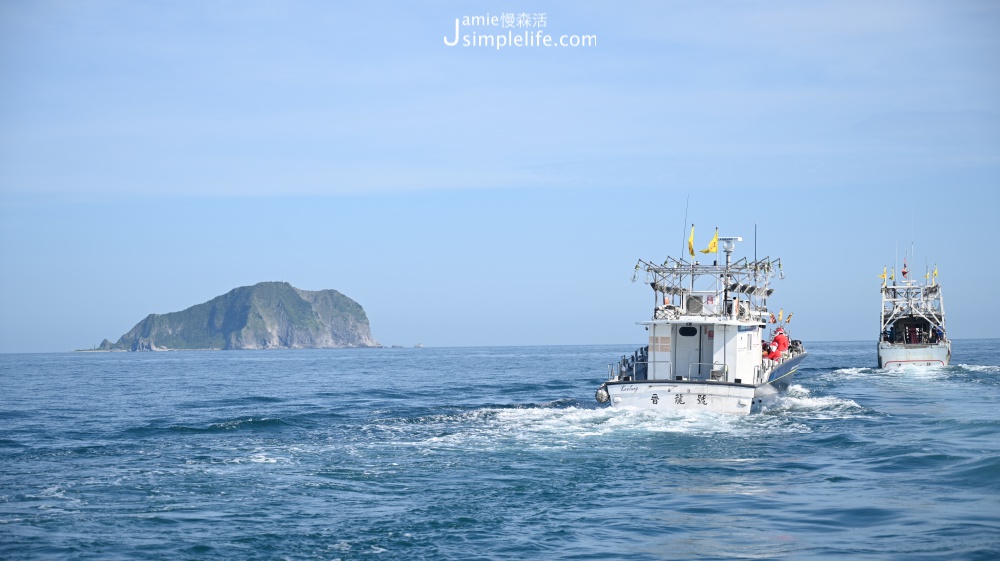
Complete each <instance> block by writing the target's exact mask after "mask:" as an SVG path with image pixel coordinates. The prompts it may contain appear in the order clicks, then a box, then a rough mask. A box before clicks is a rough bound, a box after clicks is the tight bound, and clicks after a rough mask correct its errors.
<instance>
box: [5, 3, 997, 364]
mask: <svg viewBox="0 0 1000 561" xmlns="http://www.w3.org/2000/svg"><path fill="white" fill-rule="evenodd" d="M342 4H343V3H331V2H280V3H279V2H261V3H257V2H214V1H208V2H172V3H166V2H79V3H66V2H46V1H39V2H3V3H0V307H2V310H3V312H2V314H0V318H2V319H0V352H43V351H66V350H71V349H77V348H90V347H92V346H94V345H96V344H98V343H99V342H100V341H101V340H102V339H104V338H108V339H111V340H116V339H117V338H118V337H119V336H121V335H122V334H123V333H125V332H126V331H128V330H129V329H130V328H131V327H132V326H133V325H135V323H137V322H138V321H139V320H141V319H142V318H143V317H145V316H146V315H147V314H149V313H166V312H171V311H176V310H180V309H183V308H186V307H188V306H191V305H194V304H197V303H201V302H204V301H206V300H209V299H210V298H212V297H214V296H217V295H219V294H223V293H225V292H227V291H228V290H230V289H232V288H234V287H237V286H243V285H249V284H254V283H256V282H260V281H267V280H285V281H288V282H290V283H291V284H293V285H294V286H296V287H299V288H303V289H310V290H318V289H324V288H335V289H337V290H340V291H341V292H343V293H345V294H347V295H348V296H350V297H352V298H354V299H355V300H357V301H358V302H359V303H361V304H362V305H363V306H364V307H365V309H366V311H367V312H368V315H369V318H370V320H371V324H372V331H373V334H374V336H375V337H376V338H377V339H378V340H379V341H380V342H382V343H383V344H386V345H392V344H401V345H406V346H410V345H414V344H416V343H418V342H419V343H423V344H425V345H433V346H464V345H546V344H596V343H616V344H617V343H623V344H624V343H630V344H631V343H635V344H639V343H642V341H643V338H644V333H643V332H642V331H641V327H637V326H636V325H635V322H636V321H640V320H644V319H647V318H648V316H649V314H650V307H651V305H652V293H651V291H649V289H648V288H647V287H645V286H642V285H641V284H632V283H631V282H630V277H631V272H632V268H633V266H634V265H635V262H636V260H637V259H638V258H643V259H649V260H654V261H662V260H663V259H664V258H665V257H666V256H667V255H673V256H677V255H678V254H679V253H680V251H681V250H682V247H683V243H684V240H685V239H686V236H687V229H688V228H689V225H690V224H691V223H694V224H695V225H696V238H697V240H698V242H697V243H698V244H699V245H700V246H704V245H705V244H707V241H708V239H709V237H710V236H711V233H712V231H713V230H714V228H715V227H716V226H718V227H719V228H720V232H721V233H722V235H740V236H743V238H744V239H745V240H747V241H746V242H745V243H744V244H743V246H742V249H743V250H744V251H745V252H746V253H748V254H752V252H753V243H752V242H753V236H754V234H753V233H754V229H755V227H756V231H757V240H756V241H757V250H758V254H760V255H770V256H773V257H781V258H782V261H783V263H784V266H785V271H786V275H787V278H786V280H784V281H782V282H780V283H779V284H778V286H777V288H778V293H777V295H776V296H777V297H776V298H774V299H772V300H773V301H772V303H773V304H774V305H776V306H780V307H783V308H784V309H785V310H786V312H787V311H794V312H795V320H794V322H793V324H792V325H791V327H792V328H793V336H795V337H797V338H801V339H803V340H806V341H810V340H814V341H815V340H866V339H874V337H875V335H876V332H877V330H878V323H877V321H878V320H877V310H878V308H879V305H880V302H879V293H878V287H879V282H880V281H879V280H878V279H877V278H876V277H877V275H878V274H880V273H881V271H882V267H883V265H888V266H890V267H891V266H892V265H893V261H894V260H896V261H897V262H899V263H901V260H902V257H903V254H904V253H905V252H907V251H910V249H911V247H912V248H913V251H914V258H912V259H911V268H914V269H916V270H918V271H919V272H921V273H922V271H923V270H924V268H925V266H927V265H930V266H933V265H934V264H935V263H936V264H937V265H938V266H939V270H940V272H941V276H940V277H939V278H940V281H941V282H942V284H944V285H945V306H946V310H947V312H948V323H949V330H950V332H951V335H952V336H953V337H958V338H978V337H1000V329H998V328H997V327H996V324H995V322H993V321H991V319H992V316H994V315H996V314H997V312H1000V305H998V304H996V303H995V302H994V299H993V298H991V297H989V296H988V295H986V294H984V293H983V289H982V287H983V286H988V285H989V283H990V281H991V280H992V279H995V278H997V276H998V273H1000V270H998V265H997V263H996V259H995V253H996V251H995V249H994V247H993V246H994V244H995V242H994V241H993V239H992V238H993V232H992V229H993V228H992V226H993V224H994V223H995V221H996V218H995V216H996V209H997V207H998V206H1000V190H998V189H997V187H998V184H1000V33H997V30H998V29H1000V6H998V5H997V4H996V3H993V2H969V1H966V2H949V3H941V2H920V1H899V2H896V1H874V2H844V1H827V2H823V1H818V2H797V1H789V2H781V1H769V2H630V3H627V4H625V5H611V4H607V3H595V2H578V1H577V2H547V1H539V2H534V3H523V2H495V3H494V2H433V3H424V4H422V5H421V4H416V3H404V2H396V3H392V2H370V3H365V4H364V5H357V6H345V5H342ZM505 13H514V14H522V13H526V14H532V15H537V14H544V20H545V26H544V28H534V29H533V31H534V32H538V31H542V32H543V33H545V34H548V35H551V36H552V37H553V40H558V39H559V38H560V37H562V36H564V35H565V36H567V37H571V36H577V37H582V36H593V37H596V45H591V46H586V47H583V46H581V47H576V48H573V47H549V48H546V47H507V48H502V49H499V50H498V49H496V48H489V47H463V46H462V45H461V44H460V45H457V46H454V47H449V46H447V45H446V44H445V42H444V39H445V38H446V36H449V35H453V34H454V25H455V24H454V21H455V19H456V18H463V17H465V16H477V15H485V14H491V15H499V14H505ZM536 21H537V20H536ZM506 31H507V30H505V29H500V28H499V27H478V28H468V27H467V28H463V32H464V33H468V34H472V33H475V34H476V35H482V34H496V33H503V34H505V35H506ZM738 251H739V250H738ZM913 261H915V266H914V264H913V263H912V262H913Z"/></svg>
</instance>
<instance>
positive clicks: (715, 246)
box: [701, 228, 719, 253]
mask: <svg viewBox="0 0 1000 561" xmlns="http://www.w3.org/2000/svg"><path fill="white" fill-rule="evenodd" d="M717 251H719V229H718V228H716V229H715V236H714V237H712V241H710V242H708V247H706V248H705V249H703V250H701V252H702V253H715V252H717Z"/></svg>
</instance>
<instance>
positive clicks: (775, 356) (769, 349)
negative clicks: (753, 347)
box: [763, 343, 781, 366]
mask: <svg viewBox="0 0 1000 561" xmlns="http://www.w3.org/2000/svg"><path fill="white" fill-rule="evenodd" d="M763 350H764V353H766V354H765V355H764V358H765V359H767V361H771V362H778V361H779V360H781V351H779V350H778V345H777V344H776V343H771V344H770V345H769V344H767V343H764V349H763ZM764 365H765V366H770V362H764Z"/></svg>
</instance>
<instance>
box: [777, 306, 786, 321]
mask: <svg viewBox="0 0 1000 561" xmlns="http://www.w3.org/2000/svg"><path fill="white" fill-rule="evenodd" d="M784 314H785V309H784V308H781V309H780V310H778V321H779V322H780V321H781V316H782V315H784Z"/></svg>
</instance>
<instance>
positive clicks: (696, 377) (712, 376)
mask: <svg viewBox="0 0 1000 561" xmlns="http://www.w3.org/2000/svg"><path fill="white" fill-rule="evenodd" d="M703 366H708V367H709V368H708V374H705V373H704V372H705V369H704V368H702V367H703ZM695 367H697V369H698V372H697V373H694V372H693V370H694V369H695ZM728 374H729V365H728V364H722V363H718V362H692V363H691V364H688V375H687V378H683V377H680V376H678V377H677V378H676V379H677V380H689V381H692V382H708V381H714V382H719V381H724V380H726V378H727V375H728Z"/></svg>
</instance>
